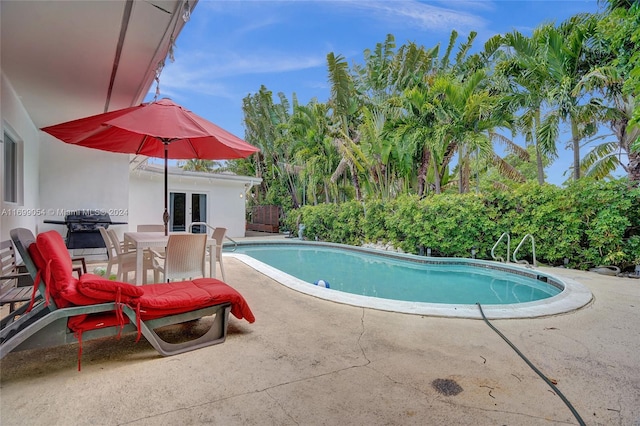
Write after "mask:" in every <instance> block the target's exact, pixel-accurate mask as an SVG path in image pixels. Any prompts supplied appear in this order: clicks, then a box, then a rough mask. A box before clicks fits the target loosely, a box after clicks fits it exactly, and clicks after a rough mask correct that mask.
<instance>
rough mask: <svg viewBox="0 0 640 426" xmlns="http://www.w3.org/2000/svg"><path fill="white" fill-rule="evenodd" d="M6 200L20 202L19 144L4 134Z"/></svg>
mask: <svg viewBox="0 0 640 426" xmlns="http://www.w3.org/2000/svg"><path fill="white" fill-rule="evenodd" d="M4 201H7V202H10V203H17V202H18V144H17V142H16V141H15V140H13V139H12V138H11V137H10V136H9V135H8V134H6V133H5V134H4Z"/></svg>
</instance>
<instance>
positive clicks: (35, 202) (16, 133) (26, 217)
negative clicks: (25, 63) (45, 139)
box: [0, 74, 42, 240]
mask: <svg viewBox="0 0 640 426" xmlns="http://www.w3.org/2000/svg"><path fill="white" fill-rule="evenodd" d="M0 94H1V95H2V96H0V98H1V103H0V127H1V129H0V138H1V139H2V142H3V143H4V134H5V132H6V133H8V134H9V135H11V137H12V138H13V139H14V140H15V141H16V142H18V144H19V146H21V148H20V150H21V153H20V154H19V157H22V164H21V166H22V170H20V171H19V173H18V174H19V176H18V177H19V183H18V186H19V200H18V202H17V203H7V202H5V201H4V199H5V197H4V145H1V146H0V148H2V149H0V170H2V173H0V195H1V196H0V213H2V214H0V240H6V239H8V238H9V231H10V230H11V229H13V228H28V229H30V230H32V231H34V232H36V231H37V225H38V223H39V222H40V220H41V219H42V216H41V213H42V211H41V210H40V203H39V201H40V200H39V196H40V187H39V169H38V167H39V162H40V156H39V145H40V136H41V132H39V131H38V129H37V128H36V126H35V125H34V124H33V122H32V121H31V118H30V117H29V114H28V113H27V111H26V110H25V108H24V106H23V105H22V103H21V102H20V99H19V98H18V96H17V95H16V92H15V91H14V89H13V87H12V86H11V83H10V82H9V80H8V79H7V78H6V77H5V75H4V74H2V86H1V88H0ZM20 189H21V190H20Z"/></svg>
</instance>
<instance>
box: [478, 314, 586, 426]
mask: <svg viewBox="0 0 640 426" xmlns="http://www.w3.org/2000/svg"><path fill="white" fill-rule="evenodd" d="M476 305H478V308H479V309H480V314H481V315H482V319H483V320H484V322H486V323H487V325H488V326H489V327H491V329H492V330H493V331H495V332H496V333H498V336H500V337H502V339H503V340H504V341H505V342H507V343H508V344H509V346H511V348H512V349H513V350H514V351H516V353H517V354H518V355H520V358H522V359H523V360H524V362H526V363H527V365H528V366H529V367H531V369H532V370H533V371H535V372H536V373H538V376H540V377H542V380H544V381H545V382H547V384H548V385H549V386H550V387H551V389H553V391H554V392H555V393H556V394H557V395H558V396H559V397H560V399H562V401H563V402H564V403H565V404H566V405H567V407H569V410H571V412H572V413H573V415H574V417H575V418H576V420H578V423H579V424H580V425H581V426H585V425H586V423H585V422H584V420H582V417H580V414H578V412H577V411H576V409H575V408H573V405H571V402H569V400H568V399H567V398H566V397H565V396H564V395H563V394H562V392H560V389H558V387H557V386H556V385H554V384H553V382H552V381H551V380H549V379H548V378H547V376H545V375H544V374H542V371H540V370H538V368H537V367H536V366H535V365H533V363H532V362H531V361H529V360H528V359H527V357H526V356H524V354H523V353H522V352H520V350H519V349H518V348H517V347H516V345H514V344H513V343H511V341H509V339H507V337H506V336H505V335H504V334H502V333H501V332H500V330H498V329H497V328H495V327H494V326H493V324H491V323H490V322H489V320H488V319H487V317H486V316H484V311H483V310H482V306H481V305H480V303H476Z"/></svg>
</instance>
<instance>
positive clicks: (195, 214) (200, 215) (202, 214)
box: [191, 194, 207, 234]
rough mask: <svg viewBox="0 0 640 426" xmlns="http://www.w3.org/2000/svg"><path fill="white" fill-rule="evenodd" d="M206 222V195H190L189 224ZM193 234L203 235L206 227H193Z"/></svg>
mask: <svg viewBox="0 0 640 426" xmlns="http://www.w3.org/2000/svg"><path fill="white" fill-rule="evenodd" d="M206 221H207V194H191V222H206ZM192 232H193V233H195V234H205V233H206V232H207V227H206V226H204V225H195V226H193V227H192Z"/></svg>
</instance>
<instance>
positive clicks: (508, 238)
mask: <svg viewBox="0 0 640 426" xmlns="http://www.w3.org/2000/svg"><path fill="white" fill-rule="evenodd" d="M504 237H507V260H506V263H509V254H510V253H511V236H510V235H509V234H508V233H506V232H503V233H502V235H500V238H498V241H496V243H495V244H494V245H493V248H492V249H491V257H492V258H493V260H498V261H500V262H505V260H504V259H503V258H502V257H496V255H495V250H496V247H498V244H500V241H502V239H503V238H504Z"/></svg>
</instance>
